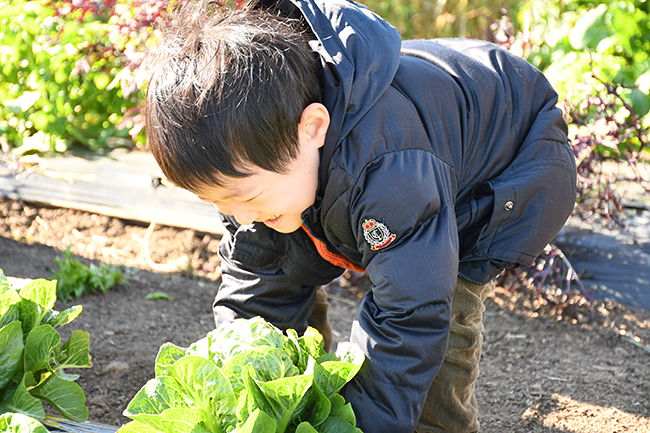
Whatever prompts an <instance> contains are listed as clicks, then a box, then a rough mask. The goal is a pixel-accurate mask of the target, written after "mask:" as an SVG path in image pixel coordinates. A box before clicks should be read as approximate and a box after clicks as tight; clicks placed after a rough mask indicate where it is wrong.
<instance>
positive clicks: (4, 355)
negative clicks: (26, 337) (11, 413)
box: [0, 321, 24, 390]
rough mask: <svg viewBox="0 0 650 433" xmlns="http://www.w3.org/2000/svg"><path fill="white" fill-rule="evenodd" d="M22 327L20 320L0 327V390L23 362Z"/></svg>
mask: <svg viewBox="0 0 650 433" xmlns="http://www.w3.org/2000/svg"><path fill="white" fill-rule="evenodd" d="M23 351H24V345H23V328H22V325H21V323H20V322H18V321H15V322H11V323H10V324H8V325H5V326H4V327H2V328H1V329H0V390H1V389H2V388H4V387H5V386H6V385H7V384H8V383H9V381H10V380H11V379H12V378H13V377H14V375H15V374H16V373H17V372H18V370H19V369H20V365H21V364H22V362H23Z"/></svg>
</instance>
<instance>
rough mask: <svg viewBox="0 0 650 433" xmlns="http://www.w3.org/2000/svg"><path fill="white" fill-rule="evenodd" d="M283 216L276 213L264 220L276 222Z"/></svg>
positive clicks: (270, 222)
mask: <svg viewBox="0 0 650 433" xmlns="http://www.w3.org/2000/svg"><path fill="white" fill-rule="evenodd" d="M281 216H282V215H274V216H273V217H271V218H269V219H267V220H266V221H264V223H269V224H273V223H274V222H276V221H277V220H278V219H279V218H280V217H281Z"/></svg>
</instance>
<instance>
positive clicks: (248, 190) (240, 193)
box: [196, 186, 255, 201]
mask: <svg viewBox="0 0 650 433" xmlns="http://www.w3.org/2000/svg"><path fill="white" fill-rule="evenodd" d="M253 190H255V187H254V186H253V187H250V188H245V189H244V190H243V191H237V190H234V191H233V192H231V193H230V194H227V195H225V196H223V197H221V198H219V199H218V200H216V201H224V200H229V199H231V198H233V197H243V196H247V195H248V194H250V193H251V192H252V191H253ZM196 196H197V197H198V198H199V199H200V200H203V201H207V200H206V199H205V198H204V197H203V196H201V195H199V194H197V195H196Z"/></svg>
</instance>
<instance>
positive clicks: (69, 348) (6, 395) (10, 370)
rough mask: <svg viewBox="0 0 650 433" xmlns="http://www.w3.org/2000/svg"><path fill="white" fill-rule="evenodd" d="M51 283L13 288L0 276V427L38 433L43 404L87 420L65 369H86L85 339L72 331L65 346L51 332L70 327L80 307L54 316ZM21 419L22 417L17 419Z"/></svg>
mask: <svg viewBox="0 0 650 433" xmlns="http://www.w3.org/2000/svg"><path fill="white" fill-rule="evenodd" d="M55 302H56V282H53V281H47V280H45V279H38V280H34V281H32V282H31V283H29V284H27V285H26V286H24V287H22V288H21V289H20V290H16V289H14V288H12V287H11V286H10V284H9V282H8V281H7V279H6V277H5V276H4V273H3V272H2V271H0V427H2V426H4V428H5V430H3V431H20V432H23V431H24V430H16V425H22V423H25V424H27V425H30V426H32V427H33V429H32V430H27V431H35V432H38V431H40V429H39V428H38V424H37V423H32V421H29V419H28V418H26V417H23V416H22V415H25V416H27V417H31V418H33V419H35V420H41V419H43V418H45V412H44V410H43V402H47V403H49V404H50V405H52V406H53V407H55V408H56V409H57V410H58V411H59V412H60V413H61V415H63V416H65V417H66V418H68V419H71V420H73V421H78V422H82V421H85V420H86V419H87V418H88V408H87V407H86V406H84V402H85V401H86V397H85V396H84V393H83V390H82V389H81V387H79V385H77V384H76V383H75V382H74V381H75V380H76V379H77V378H78V376H77V375H73V374H69V373H67V372H65V371H64V369H68V368H88V367H91V361H90V356H89V354H88V351H89V340H90V336H89V334H88V333H87V332H85V331H80V330H75V331H73V332H72V334H71V335H70V338H69V339H68V340H67V342H65V343H64V344H61V336H60V335H59V333H58V331H56V329H55V328H57V327H59V326H63V325H65V324H68V323H70V322H72V321H73V320H74V319H76V318H77V316H79V314H80V313H81V310H82V307H81V306H74V307H71V308H68V309H67V310H64V311H62V312H58V311H55V310H53V307H54V303H55ZM16 414H22V415H16Z"/></svg>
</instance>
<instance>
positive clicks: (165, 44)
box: [146, 0, 319, 192]
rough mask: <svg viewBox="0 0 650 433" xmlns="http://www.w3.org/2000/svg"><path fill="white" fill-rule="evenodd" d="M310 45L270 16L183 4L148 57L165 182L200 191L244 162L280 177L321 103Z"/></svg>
mask: <svg viewBox="0 0 650 433" xmlns="http://www.w3.org/2000/svg"><path fill="white" fill-rule="evenodd" d="M308 38H309V34H308V33H307V32H306V31H304V30H302V27H301V26H300V24H299V23H298V21H297V20H293V19H286V18H282V17H281V16H279V15H277V14H275V13H273V12H270V11H268V10H257V9H252V8H248V9H245V10H237V9H233V8H227V7H225V6H223V5H221V4H219V3H218V2H215V1H203V2H196V1H192V0H190V1H189V2H187V3H185V4H182V5H181V6H180V7H179V8H178V9H177V10H176V12H175V13H174V14H173V15H172V19H170V20H169V21H168V24H167V26H166V28H164V30H163V36H162V37H161V40H160V42H159V43H158V44H157V46H156V48H155V50H154V51H153V52H152V53H151V54H150V55H149V58H148V66H149V68H150V71H151V77H150V80H149V83H148V87H147V105H146V128H147V129H146V130H147V138H148V145H149V147H150V149H151V151H152V153H153V155H154V157H155V159H156V161H157V162H158V165H159V166H160V168H161V170H162V171H163V173H164V174H165V176H166V177H167V178H168V179H169V180H171V181H172V182H174V183H175V184H176V185H178V186H180V187H183V188H186V189H189V190H191V191H194V192H197V191H198V190H199V189H200V188H201V187H203V186H209V185H222V181H223V177H224V176H228V177H234V178H241V177H245V176H247V175H249V174H250V173H249V172H247V171H246V167H247V166H250V164H253V165H255V166H257V167H259V168H262V169H264V170H268V171H273V172H278V173H281V172H283V170H284V169H285V168H286V166H287V164H288V163H289V162H291V161H292V160H293V159H294V158H295V157H296V156H297V153H298V123H299V122H300V116H301V114H302V111H303V110H304V108H305V107H306V106H307V105H309V104H310V103H312V102H317V101H318V100H319V85H318V74H319V72H318V71H319V64H318V59H317V56H316V55H315V53H314V52H312V50H311V49H310V48H309V45H308Z"/></svg>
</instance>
